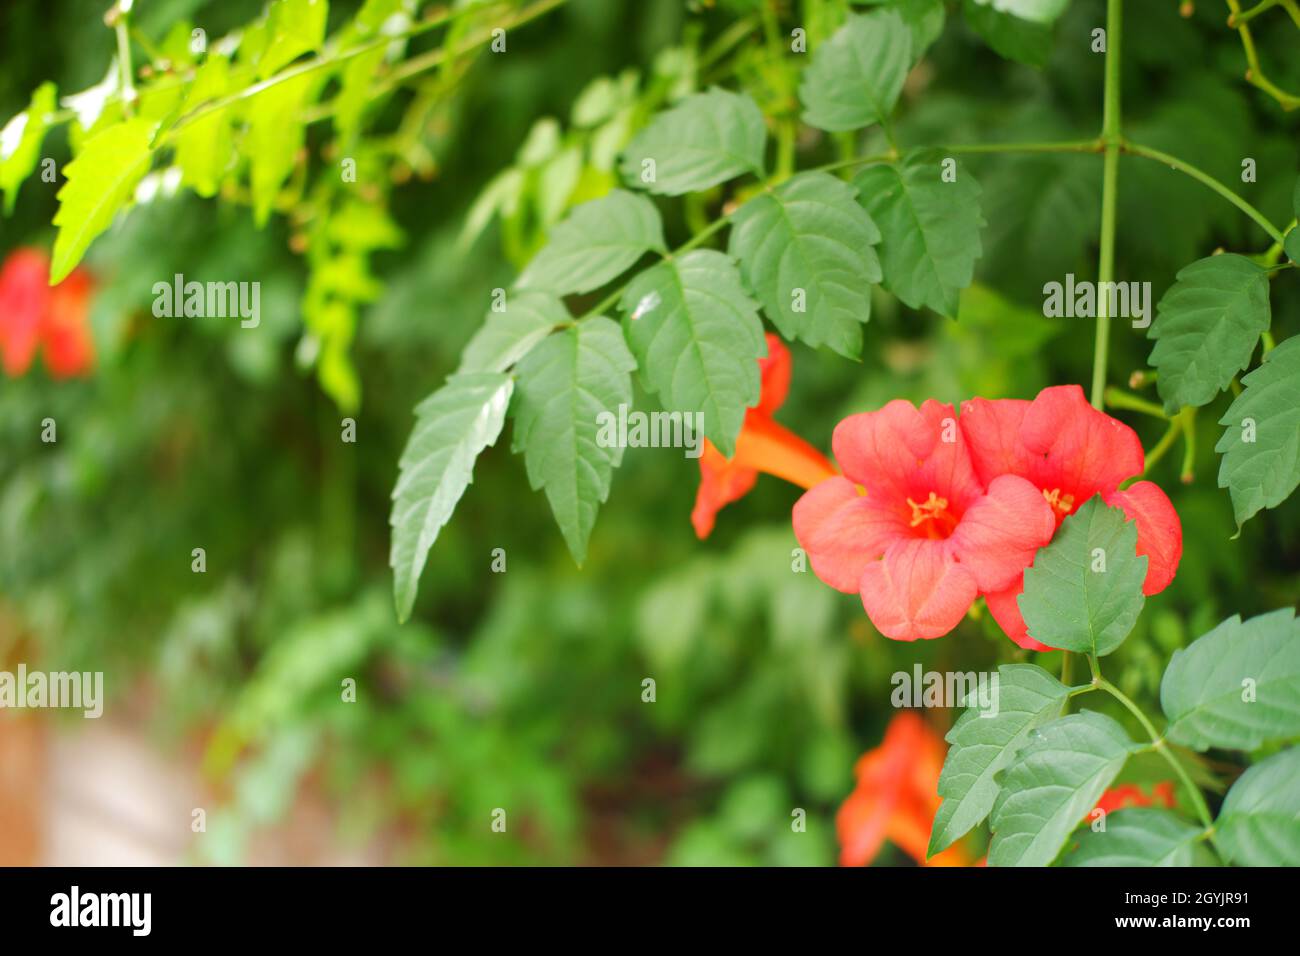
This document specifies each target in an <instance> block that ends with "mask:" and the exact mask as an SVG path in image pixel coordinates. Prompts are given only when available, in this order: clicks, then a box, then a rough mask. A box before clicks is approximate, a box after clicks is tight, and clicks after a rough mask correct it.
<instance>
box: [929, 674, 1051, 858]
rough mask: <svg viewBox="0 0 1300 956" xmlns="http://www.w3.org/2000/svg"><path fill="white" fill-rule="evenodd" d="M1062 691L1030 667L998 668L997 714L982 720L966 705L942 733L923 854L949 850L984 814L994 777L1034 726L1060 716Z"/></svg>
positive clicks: (992, 795)
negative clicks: (935, 798)
mask: <svg viewBox="0 0 1300 956" xmlns="http://www.w3.org/2000/svg"><path fill="white" fill-rule="evenodd" d="M1068 693H1069V691H1068V689H1067V688H1066V686H1065V685H1064V684H1062V683H1061V682H1060V681H1058V680H1057V679H1056V678H1055V677H1053V676H1052V675H1051V674H1049V673H1047V671H1045V670H1043V669H1042V668H1041V667H1035V666H1034V665H1033V664H1003V665H1002V666H1001V667H999V668H998V685H997V692H996V698H995V699H996V701H997V712H996V713H995V714H994V715H993V716H991V717H984V716H982V715H981V713H980V711H979V710H978V709H976V708H974V707H972V708H970V709H968V710H967V711H966V712H965V713H964V714H962V715H961V717H959V718H958V719H957V723H955V724H954V725H953V727H952V729H951V730H950V731H948V736H947V738H946V739H947V741H948V743H949V744H950V746H949V748H948V757H947V759H945V760H944V762H943V773H942V774H941V775H940V776H939V796H940V797H942V798H943V803H941V804H939V812H938V813H936V814H935V815H934V826H933V827H932V829H931V831H930V848H929V850H928V851H927V855H928V856H933V855H934V854H936V853H940V852H942V851H943V850H946V849H947V848H948V847H950V846H952V844H953V843H955V842H956V841H957V840H959V839H961V837H963V836H965V835H966V834H967V833H968V832H970V830H971V828H972V827H975V826H978V825H979V823H980V822H981V821H982V820H983V819H984V818H985V817H987V816H988V815H989V811H990V810H992V809H993V804H994V802H995V801H996V800H997V796H998V790H999V787H998V783H997V781H996V779H995V777H996V775H997V773H998V772H999V771H1001V770H1002V769H1003V768H1004V767H1006V766H1007V764H1009V763H1010V762H1011V760H1012V758H1014V757H1015V755H1016V753H1017V752H1018V751H1019V750H1020V748H1021V747H1023V746H1024V744H1025V742H1026V741H1027V740H1028V739H1029V734H1030V732H1031V731H1032V730H1033V729H1034V728H1035V727H1039V726H1041V725H1043V724H1045V723H1047V722H1048V721H1050V720H1055V719H1056V718H1057V717H1058V716H1059V715H1060V713H1061V706H1062V705H1063V704H1064V703H1065V700H1066V697H1067V695H1068Z"/></svg>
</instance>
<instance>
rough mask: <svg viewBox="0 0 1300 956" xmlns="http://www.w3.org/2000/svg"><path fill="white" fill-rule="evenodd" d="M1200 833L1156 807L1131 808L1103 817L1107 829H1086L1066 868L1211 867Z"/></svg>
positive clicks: (1210, 859)
mask: <svg viewBox="0 0 1300 956" xmlns="http://www.w3.org/2000/svg"><path fill="white" fill-rule="evenodd" d="M1202 832H1203V831H1202V830H1201V828H1200V827H1194V826H1192V825H1191V824H1190V823H1188V822H1187V821H1186V820H1183V819H1181V818H1180V817H1177V816H1175V815H1174V814H1172V813H1170V812H1169V811H1168V810H1163V809H1160V808H1159V807H1132V808H1127V809H1124V810H1116V811H1114V812H1113V813H1108V814H1106V829H1105V830H1101V831H1097V830H1092V829H1087V830H1084V831H1083V834H1082V835H1081V836H1080V837H1079V846H1078V848H1077V849H1075V850H1073V851H1071V852H1068V853H1066V855H1065V857H1064V858H1063V859H1062V861H1061V862H1062V863H1063V864H1064V865H1065V866H1206V865H1209V866H1213V865H1214V860H1213V855H1212V854H1210V853H1209V851H1207V850H1206V849H1205V847H1204V845H1202V844H1201V843H1200V842H1199V841H1200V838H1201V834H1202Z"/></svg>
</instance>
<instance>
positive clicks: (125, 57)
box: [113, 7, 135, 117]
mask: <svg viewBox="0 0 1300 956" xmlns="http://www.w3.org/2000/svg"><path fill="white" fill-rule="evenodd" d="M129 18H130V14H129V13H127V12H126V11H124V10H122V9H121V7H118V9H117V15H116V19H115V21H114V23H113V31H114V32H115V33H116V34H117V69H118V75H119V77H120V83H121V87H122V113H123V115H124V116H128V117H129V116H131V115H132V114H133V113H134V112H135V83H134V79H133V77H132V75H131V73H132V69H131V35H130V32H129V31H130V22H129Z"/></svg>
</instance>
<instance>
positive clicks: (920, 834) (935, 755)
mask: <svg viewBox="0 0 1300 956" xmlns="http://www.w3.org/2000/svg"><path fill="white" fill-rule="evenodd" d="M946 752H947V747H946V745H945V744H944V742H943V738H942V737H940V736H939V735H938V734H937V733H935V732H934V731H933V730H932V729H931V728H930V727H929V725H928V724H926V722H925V721H924V720H922V719H921V717H920V715H919V714H917V713H916V712H915V711H910V710H904V711H900V712H899V714H898V716H896V717H895V718H894V719H893V720H891V721H890V722H889V727H888V728H887V729H886V730H885V739H884V740H883V741H881V744H880V746H879V747H877V748H876V749H875V750H869V751H867V752H866V753H865V754H863V755H862V757H860V758H859V759H858V763H857V766H856V767H855V768H854V773H855V775H856V776H857V785H856V786H855V787H854V790H853V793H852V794H850V795H849V798H848V799H847V800H845V801H844V803H843V805H841V806H840V810H839V813H838V814H836V817H835V827H836V830H837V832H838V834H839V840H840V863H841V864H842V865H844V866H866V865H867V864H868V863H870V862H871V861H872V860H874V859H875V858H876V855H877V854H878V853H879V852H880V847H881V845H882V844H883V843H884V842H885V841H886V840H888V841H889V842H890V843H893V844H894V845H895V846H897V847H898V848H899V849H900V850H902V851H903V852H904V853H906V854H907V855H908V856H910V857H912V859H914V860H916V862H917V863H918V864H920V865H922V866H969V865H970V864H971V862H972V861H971V859H970V857H969V855H968V854H967V853H966V852H965V850H963V849H962V848H961V846H960V844H957V845H954V846H951V847H949V848H948V849H947V850H944V851H943V852H942V853H939V854H936V855H935V856H933V857H931V858H930V859H929V860H927V859H926V858H925V851H926V848H927V847H928V845H929V842H930V827H931V825H932V824H933V823H934V815H935V813H937V812H938V810H939V803H940V800H939V773H940V771H941V770H942V769H943V759H944V755H945V753H946Z"/></svg>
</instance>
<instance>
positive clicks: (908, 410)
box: [831, 399, 984, 511]
mask: <svg viewBox="0 0 1300 956" xmlns="http://www.w3.org/2000/svg"><path fill="white" fill-rule="evenodd" d="M831 441H832V446H833V448H834V451H835V457H836V459H837V460H838V461H839V463H840V467H841V468H842V469H843V471H844V474H845V476H847V477H848V478H851V479H852V480H853V481H856V482H857V483H858V484H860V485H862V486H863V487H864V488H866V489H867V492H868V494H870V495H873V496H876V497H878V498H879V499H881V500H882V501H883V502H884V503H886V504H888V505H889V506H898V507H900V508H902V507H903V506H904V502H905V500H906V499H907V498H908V497H913V496H917V495H919V496H920V498H919V499H918V500H925V498H926V497H927V496H928V494H929V493H930V492H935V493H936V494H938V495H939V496H940V497H942V498H946V499H947V500H948V501H949V503H950V505H951V506H952V507H953V508H955V509H956V510H957V511H961V509H963V508H965V507H966V506H967V505H968V504H969V503H970V502H972V501H973V500H974V499H975V498H977V497H979V495H980V494H981V493H982V492H983V490H984V489H983V486H982V485H981V484H980V482H979V480H978V479H977V478H976V477H975V469H974V468H973V467H972V466H971V462H970V455H969V454H968V453H967V451H966V440H965V436H963V435H962V432H961V428H960V426H959V424H958V422H957V413H956V412H955V411H954V410H953V407H952V406H951V405H945V404H943V403H941V402H936V401H934V400H933V399H930V400H927V401H926V402H925V403H924V404H922V406H921V408H920V409H917V408H916V407H915V406H913V405H912V403H911V402H906V401H903V400H901V399H895V400H894V401H892V402H890V403H889V404H887V405H885V407H884V408H881V409H880V410H879V411H874V412H862V413H860V414H858V415H850V416H849V417H848V418H846V419H844V420H843V421H842V422H840V423H839V425H837V426H836V427H835V434H834V437H833V438H832V440H831ZM904 510H905V509H904Z"/></svg>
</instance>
